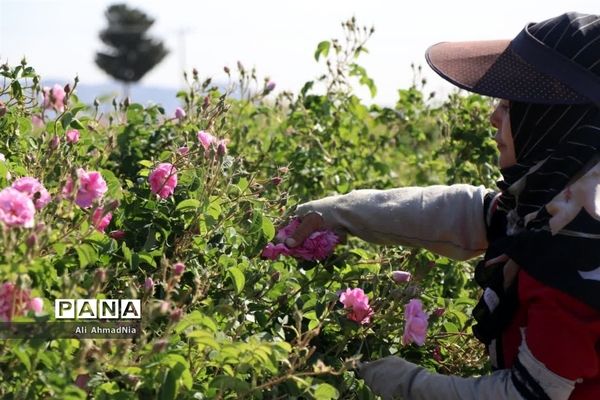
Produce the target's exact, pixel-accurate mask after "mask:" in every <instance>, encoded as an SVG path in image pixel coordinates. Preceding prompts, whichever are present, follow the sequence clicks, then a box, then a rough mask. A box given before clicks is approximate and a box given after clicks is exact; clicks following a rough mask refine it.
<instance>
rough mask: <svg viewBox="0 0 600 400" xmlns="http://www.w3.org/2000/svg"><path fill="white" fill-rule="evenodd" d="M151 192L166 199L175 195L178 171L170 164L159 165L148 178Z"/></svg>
mask: <svg viewBox="0 0 600 400" xmlns="http://www.w3.org/2000/svg"><path fill="white" fill-rule="evenodd" d="M148 181H149V182H150V190H152V193H156V194H158V195H159V196H160V197H161V198H163V199H165V198H167V197H169V196H170V195H172V194H173V192H174V191H175V187H176V186H177V170H176V169H175V167H174V166H173V164H170V163H162V164H159V165H158V167H156V168H155V169H154V171H152V173H151V174H150V176H149V177H148Z"/></svg>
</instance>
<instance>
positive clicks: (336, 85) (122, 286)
mask: <svg viewBox="0 0 600 400" xmlns="http://www.w3.org/2000/svg"><path fill="white" fill-rule="evenodd" d="M342 27H343V30H344V32H343V37H344V38H345V39H344V40H335V39H332V40H328V41H323V42H321V43H319V44H318V46H317V48H316V52H315V54H314V57H315V59H316V62H319V63H320V64H321V65H322V66H323V75H322V76H320V77H317V78H315V79H314V80H312V81H308V82H307V83H306V84H305V85H304V86H303V87H302V88H300V90H299V91H298V93H294V94H292V93H287V92H278V91H277V87H276V83H275V82H273V81H271V80H270V79H269V78H263V77H260V76H258V73H257V72H256V71H255V70H254V69H248V68H246V67H244V65H242V63H238V65H237V66H230V68H228V67H225V68H224V72H223V76H220V77H215V79H218V80H228V81H229V84H228V87H227V88H217V87H216V86H214V85H213V84H212V81H211V79H210V78H209V77H204V76H201V74H200V73H199V72H197V71H196V70H193V71H189V72H188V74H187V75H186V79H187V81H188V88H187V90H184V91H182V92H180V93H178V95H177V96H178V97H179V98H180V100H181V108H179V109H177V111H176V112H175V113H174V114H173V115H168V114H165V111H164V110H163V109H162V108H161V106H160V105H151V106H144V105H141V104H137V103H135V101H134V100H135V99H133V100H129V99H115V100H114V101H113V102H112V108H110V106H111V105H110V104H108V105H107V104H99V103H98V102H96V103H95V104H89V105H87V104H82V103H81V102H80V101H79V100H78V98H77V84H78V82H77V79H74V80H73V81H72V82H68V83H67V84H66V85H65V84H64V83H60V84H56V85H54V84H49V85H47V86H46V85H42V84H41V78H40V77H39V76H38V75H37V74H36V72H35V70H34V68H32V67H31V66H29V65H28V64H27V63H26V61H25V60H23V62H22V63H21V64H20V65H2V66H1V67H0V75H2V78H0V101H1V103H0V153H1V155H0V234H1V241H0V247H1V250H2V251H0V320H2V321H4V322H7V321H47V320H52V319H54V299H56V298H99V299H101V298H109V299H110V298H113V299H119V298H134V299H141V302H142V320H141V326H142V333H141V335H140V336H139V337H138V338H136V339H118V340H114V339H113V340H108V339H82V340H79V339H55V340H41V339H11V340H3V339H0V371H1V372H0V398H3V399H86V398H93V399H161V400H162V399H254V398H256V399H293V398H298V399H304V398H306V399H310V398H316V399H334V398H343V399H371V398H374V396H373V395H372V394H371V393H370V391H369V390H368V388H366V387H365V386H364V385H363V383H362V381H361V380H359V379H357V378H356V377H355V375H354V372H353V371H352V368H353V366H354V365H355V362H356V361H357V360H359V359H360V360H363V361H364V360H372V359H377V358H380V357H384V356H387V355H389V354H394V353H397V354H399V355H402V356H403V357H405V358H407V359H408V360H410V361H413V362H417V363H420V364H422V365H424V366H426V367H428V368H431V369H433V370H438V371H440V372H444V373H455V374H463V375H467V374H477V373H484V372H486V371H487V370H488V366H487V364H486V360H485V356H484V353H483V349H482V347H481V346H480V345H479V344H478V343H477V342H476V341H475V340H474V339H473V338H472V335H471V333H470V326H471V324H472V319H471V317H470V311H471V309H472V307H473V306H474V304H475V299H476V296H477V293H478V290H477V287H476V285H475V283H474V282H473V280H472V272H473V267H472V264H471V263H466V262H454V261H451V260H448V259H446V258H443V257H438V256H436V255H433V254H431V253H429V252H426V251H424V250H419V249H409V248H401V247H393V246H389V247H383V246H374V245H370V244H368V243H365V242H362V241H360V240H357V239H356V238H349V240H348V241H347V242H345V243H339V244H337V238H336V237H335V236H334V235H333V234H331V233H330V232H318V233H317V234H315V235H314V236H313V237H311V240H312V241H311V242H310V243H309V242H307V243H305V246H304V247H302V248H301V249H297V250H296V251H295V252H294V253H293V254H290V251H289V249H287V248H285V246H283V245H282V244H280V243H279V241H280V240H281V239H282V238H284V237H285V236H286V235H288V234H289V232H290V230H293V229H294V224H295V222H294V221H293V219H292V216H293V211H294V207H295V205H296V204H299V203H302V202H305V201H308V200H311V199H317V198H320V197H323V196H326V195H329V194H335V193H347V192H349V191H350V190H352V189H355V188H381V189H383V188H392V187H397V186H407V185H428V184H434V183H444V184H445V183H454V182H468V183H472V184H485V185H488V186H490V187H493V185H494V182H495V179H496V178H497V176H498V175H497V170H496V169H495V167H494V165H495V150H494V146H493V142H492V140H491V128H490V127H489V126H488V122H487V115H488V112H489V110H490V104H489V103H488V102H487V101H486V100H485V99H483V98H481V97H478V96H464V95H459V94H452V95H450V96H449V97H448V98H444V99H440V98H438V97H437V96H436V95H435V94H433V93H429V92H428V91H427V85H426V83H425V82H424V81H422V79H421V77H420V67H417V68H414V74H415V83H414V85H413V86H411V87H409V88H406V89H400V90H399V91H398V101H397V103H396V104H395V105H393V106H386V107H384V106H378V105H371V106H366V105H365V104H363V102H361V100H360V99H359V98H358V97H356V96H355V95H354V94H353V92H352V89H351V86H350V83H351V82H359V83H360V84H363V85H365V86H366V87H368V88H369V90H370V91H371V92H372V93H373V94H374V93H375V92H376V86H375V82H373V81H372V80H371V79H370V78H369V76H368V74H367V71H366V70H365V69H364V68H363V67H361V66H360V64H359V62H360V57H359V56H360V55H361V53H363V52H365V51H366V48H365V43H366V42H367V40H368V38H369V37H370V36H371V34H372V33H373V30H372V29H367V28H363V27H360V26H358V25H356V23H355V21H353V20H349V21H346V22H344V23H343V24H342ZM309 56H310V55H309ZM307 78H310V77H307ZM109 108H110V110H109V111H106V110H107V109H109ZM290 223H291V225H290V226H287V227H286V225H288V224H290ZM284 227H285V229H284ZM336 244H337V245H336Z"/></svg>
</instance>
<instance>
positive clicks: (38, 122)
mask: <svg viewBox="0 0 600 400" xmlns="http://www.w3.org/2000/svg"><path fill="white" fill-rule="evenodd" d="M31 123H32V124H33V126H34V127H35V128H43V127H44V120H43V119H42V118H41V117H40V116H39V115H35V114H34V115H32V116H31Z"/></svg>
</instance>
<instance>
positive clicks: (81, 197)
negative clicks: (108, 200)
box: [67, 168, 108, 208]
mask: <svg viewBox="0 0 600 400" xmlns="http://www.w3.org/2000/svg"><path fill="white" fill-rule="evenodd" d="M77 177H78V178H79V190H77V196H76V197H75V203H76V204H77V205H78V206H79V207H81V208H88V207H90V206H91V205H92V203H93V202H94V201H98V200H100V199H102V197H103V196H104V193H106V191H107V190H108V187H107V186H106V182H105V181H104V179H103V178H102V175H101V174H100V172H96V171H90V172H87V171H85V170H84V169H83V168H79V169H78V170H77ZM68 184H69V183H68V182H67V186H68ZM71 185H72V183H71ZM71 187H72V186H71Z"/></svg>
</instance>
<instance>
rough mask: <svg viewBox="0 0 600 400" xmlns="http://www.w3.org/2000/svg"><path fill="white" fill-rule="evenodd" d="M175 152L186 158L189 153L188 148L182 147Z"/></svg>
mask: <svg viewBox="0 0 600 400" xmlns="http://www.w3.org/2000/svg"><path fill="white" fill-rule="evenodd" d="M177 152H178V153H179V154H181V155H182V156H187V155H188V154H189V153H190V148H189V147H187V146H182V147H180V148H179V149H177Z"/></svg>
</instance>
